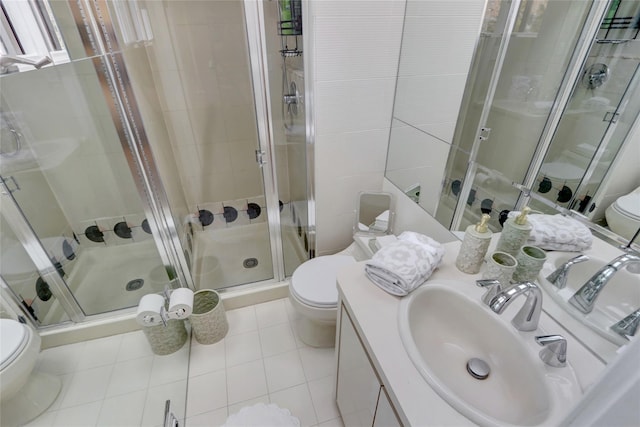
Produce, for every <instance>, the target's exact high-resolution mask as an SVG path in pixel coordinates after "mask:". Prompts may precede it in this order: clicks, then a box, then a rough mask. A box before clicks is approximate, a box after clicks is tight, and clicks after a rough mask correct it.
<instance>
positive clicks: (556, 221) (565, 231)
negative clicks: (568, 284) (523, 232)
mask: <svg viewBox="0 0 640 427" xmlns="http://www.w3.org/2000/svg"><path fill="white" fill-rule="evenodd" d="M519 214H520V212H515V211H514V212H509V217H513V216H517V215H519ZM527 220H528V221H529V222H530V223H531V227H532V228H531V234H530V235H529V239H528V240H527V244H530V245H534V246H538V247H540V248H542V249H545V250H549V251H567V252H582V251H585V250H587V249H589V248H591V244H592V243H593V235H592V234H591V230H589V227H587V226H586V225H584V224H583V223H581V222H580V221H578V220H576V219H573V218H571V217H568V216H564V215H561V214H556V215H545V214H530V215H529V216H528V217H527Z"/></svg>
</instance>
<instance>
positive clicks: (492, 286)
mask: <svg viewBox="0 0 640 427" xmlns="http://www.w3.org/2000/svg"><path fill="white" fill-rule="evenodd" d="M476 285H477V286H480V287H481V288H486V289H487V292H485V294H484V295H483V296H482V302H483V303H485V304H486V305H489V303H490V302H491V300H492V299H493V298H494V297H495V296H496V295H498V293H500V291H502V286H500V281H499V280H498V279H480V280H476Z"/></svg>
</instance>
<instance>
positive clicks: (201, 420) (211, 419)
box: [186, 407, 228, 427]
mask: <svg viewBox="0 0 640 427" xmlns="http://www.w3.org/2000/svg"><path fill="white" fill-rule="evenodd" d="M227 416H228V414H227V408H226V407H225V408H220V409H216V410H215V411H209V412H205V413H204V414H200V415H195V416H193V417H188V418H187V422H186V425H187V426H189V427H218V426H221V425H223V424H224V423H225V421H226V420H227Z"/></svg>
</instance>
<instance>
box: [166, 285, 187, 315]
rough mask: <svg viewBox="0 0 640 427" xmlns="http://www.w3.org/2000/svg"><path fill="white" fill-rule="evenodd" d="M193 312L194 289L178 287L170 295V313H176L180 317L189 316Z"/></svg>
mask: <svg viewBox="0 0 640 427" xmlns="http://www.w3.org/2000/svg"><path fill="white" fill-rule="evenodd" d="M192 312H193V291H192V290H191V289H189V288H178V289H174V290H173V291H172V292H171V297H169V313H175V314H176V317H177V318H179V319H182V318H185V317H188V316H190V315H191V313H192Z"/></svg>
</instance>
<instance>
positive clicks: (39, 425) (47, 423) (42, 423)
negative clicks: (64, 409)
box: [24, 411, 58, 427]
mask: <svg viewBox="0 0 640 427" xmlns="http://www.w3.org/2000/svg"><path fill="white" fill-rule="evenodd" d="M57 416H58V411H47V412H45V413H44V414H42V415H40V416H39V417H38V418H36V419H35V420H33V421H31V422H30V423H27V424H25V425H24V427H51V426H53V423H54V422H55V420H56V417H57Z"/></svg>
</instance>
